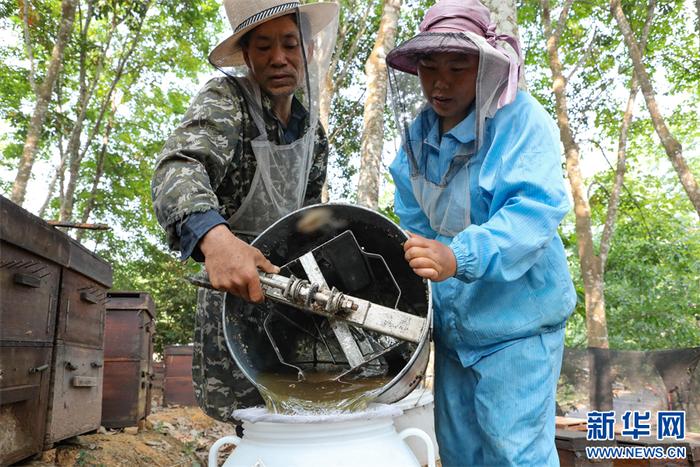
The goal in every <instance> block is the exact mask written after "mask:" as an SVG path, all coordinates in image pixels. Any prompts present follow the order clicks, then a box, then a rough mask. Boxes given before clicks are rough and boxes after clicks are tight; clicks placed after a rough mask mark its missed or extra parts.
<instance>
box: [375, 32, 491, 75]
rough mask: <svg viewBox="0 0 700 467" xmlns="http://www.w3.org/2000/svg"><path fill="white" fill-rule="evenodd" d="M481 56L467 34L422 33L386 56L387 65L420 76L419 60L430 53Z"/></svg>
mask: <svg viewBox="0 0 700 467" xmlns="http://www.w3.org/2000/svg"><path fill="white" fill-rule="evenodd" d="M436 52H456V53H461V54H476V55H478V54H479V48H478V47H477V46H476V44H474V43H473V42H472V41H471V40H470V39H468V38H467V36H466V35H465V34H462V33H453V32H422V33H420V34H418V35H417V36H414V37H412V38H411V39H408V40H407V41H406V42H404V43H403V44H401V45H399V46H398V47H396V48H395V49H394V50H392V51H391V52H389V53H388V54H387V56H386V64H387V65H388V66H390V67H391V68H394V69H396V70H399V71H403V72H405V73H410V74H412V75H416V74H418V60H420V58H421V57H423V56H425V55H428V54H430V53H436Z"/></svg>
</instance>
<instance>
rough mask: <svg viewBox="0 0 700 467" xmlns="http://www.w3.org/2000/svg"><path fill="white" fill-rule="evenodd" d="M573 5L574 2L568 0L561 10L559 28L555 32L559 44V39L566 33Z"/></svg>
mask: <svg viewBox="0 0 700 467" xmlns="http://www.w3.org/2000/svg"><path fill="white" fill-rule="evenodd" d="M572 3H574V0H566V1H565V2H564V6H563V7H562V9H561V13H559V19H558V20H557V26H556V29H555V30H554V39H555V40H556V41H557V43H558V42H559V38H560V37H561V34H562V32H563V31H564V27H565V26H566V19H567V18H568V17H569V10H570V9H571V4H572Z"/></svg>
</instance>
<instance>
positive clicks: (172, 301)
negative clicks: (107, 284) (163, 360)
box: [100, 243, 200, 354]
mask: <svg viewBox="0 0 700 467" xmlns="http://www.w3.org/2000/svg"><path fill="white" fill-rule="evenodd" d="M119 250H121V251H123V250H124V248H123V247H122V248H121V249H119ZM119 250H117V251H119ZM114 251H115V250H113V249H105V250H102V251H100V254H101V255H102V256H103V257H104V258H106V259H107V260H108V261H110V262H111V263H112V264H113V265H115V266H116V267H115V269H114V286H113V289H114V290H137V291H144V292H148V293H149V294H151V296H152V297H153V300H154V301H155V303H156V314H157V317H156V334H155V337H154V351H155V352H158V353H160V354H162V352H163V348H164V347H165V346H166V345H170V344H188V343H190V342H192V335H193V332H194V314H195V306H196V300H195V299H196V295H197V291H196V287H194V286H193V285H191V284H190V283H189V282H187V280H186V278H187V277H188V276H192V275H194V274H196V273H197V272H199V270H200V266H199V265H198V264H196V263H194V262H192V261H188V262H182V261H180V260H178V259H177V258H175V257H174V256H173V255H172V254H169V253H165V252H163V249H162V247H161V246H160V245H155V244H152V243H144V244H142V245H139V248H138V249H137V250H136V251H137V253H138V254H139V257H135V258H124V257H123V256H122V255H118V254H115V253H114Z"/></svg>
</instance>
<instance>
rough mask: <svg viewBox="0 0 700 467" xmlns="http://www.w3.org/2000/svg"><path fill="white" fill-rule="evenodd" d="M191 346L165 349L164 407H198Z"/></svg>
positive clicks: (172, 346) (170, 346)
mask: <svg viewBox="0 0 700 467" xmlns="http://www.w3.org/2000/svg"><path fill="white" fill-rule="evenodd" d="M192 350H193V347H192V346H191V345H169V346H167V347H166V348H165V379H164V382H163V405H164V406H165V405H197V401H196V399H195V396H194V387H193V386H192Z"/></svg>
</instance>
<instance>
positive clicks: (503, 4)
mask: <svg viewBox="0 0 700 467" xmlns="http://www.w3.org/2000/svg"><path fill="white" fill-rule="evenodd" d="M483 4H484V5H485V6H486V7H487V8H488V9H489V10H490V11H491V21H493V22H494V23H496V32H497V33H499V34H508V35H509V36H513V37H515V38H516V39H517V40H518V42H519V43H520V47H521V49H522V42H521V41H520V34H519V33H518V9H517V7H516V4H515V0H484V1H483ZM521 66H522V67H523V68H522V69H521V71H522V72H521V73H520V81H519V82H518V87H519V88H520V89H527V84H526V82H525V68H524V66H525V64H524V63H523V64H522V65H521Z"/></svg>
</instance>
